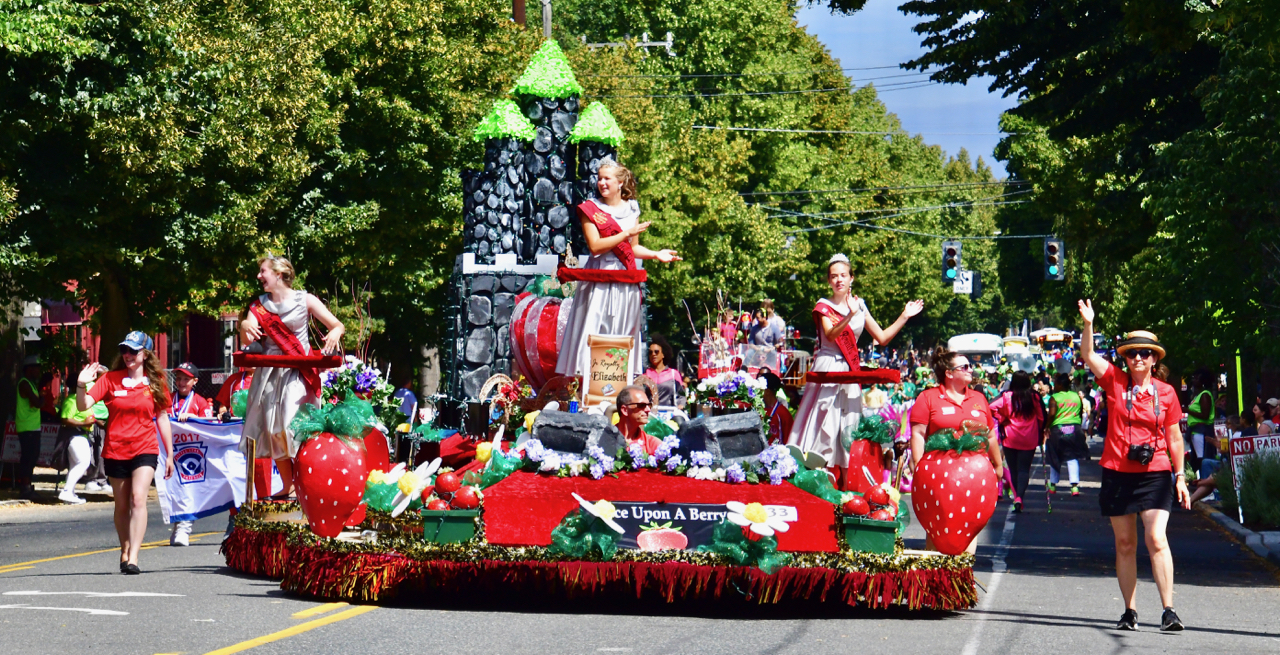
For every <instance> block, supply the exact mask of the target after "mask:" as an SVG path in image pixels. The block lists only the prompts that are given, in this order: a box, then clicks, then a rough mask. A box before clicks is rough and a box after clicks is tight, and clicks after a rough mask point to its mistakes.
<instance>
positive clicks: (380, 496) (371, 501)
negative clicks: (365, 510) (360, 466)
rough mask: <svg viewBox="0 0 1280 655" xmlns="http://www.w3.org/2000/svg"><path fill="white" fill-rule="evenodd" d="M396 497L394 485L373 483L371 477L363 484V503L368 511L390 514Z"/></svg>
mask: <svg viewBox="0 0 1280 655" xmlns="http://www.w3.org/2000/svg"><path fill="white" fill-rule="evenodd" d="M395 497H396V485H394V484H391V483H386V482H375V481H374V479H373V478H372V477H370V478H369V480H368V481H367V482H365V483H364V502H365V505H368V507H369V509H372V510H377V511H379V512H390V511H391V510H392V509H394V505H392V501H394V500H395Z"/></svg>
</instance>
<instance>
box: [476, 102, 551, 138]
mask: <svg viewBox="0 0 1280 655" xmlns="http://www.w3.org/2000/svg"><path fill="white" fill-rule="evenodd" d="M534 136H536V131H535V130H534V128H533V123H530V122H529V119H527V118H525V117H524V114H522V113H521V112H520V106H519V105H517V104H516V103H515V102H513V101H511V100H499V101H498V102H496V103H494V105H493V109H490V110H489V114H488V115H487V116H485V117H484V119H483V120H481V121H480V124H479V125H476V129H475V132H473V133H472V138H473V139H475V140H476V141H484V140H485V139H505V138H507V137H514V138H517V139H520V140H522V141H532V140H533V137H534Z"/></svg>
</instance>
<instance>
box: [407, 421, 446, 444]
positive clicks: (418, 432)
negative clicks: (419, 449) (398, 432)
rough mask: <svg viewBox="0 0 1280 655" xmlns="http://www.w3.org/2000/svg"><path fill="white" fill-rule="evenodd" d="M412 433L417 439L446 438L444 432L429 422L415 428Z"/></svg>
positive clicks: (438, 439) (432, 439)
mask: <svg viewBox="0 0 1280 655" xmlns="http://www.w3.org/2000/svg"><path fill="white" fill-rule="evenodd" d="M412 434H413V435H414V439H415V440H416V441H440V440H442V439H444V434H443V433H441V432H440V430H437V429H435V428H434V427H432V426H431V424H429V423H423V424H422V425H419V426H418V427H416V428H414V429H413V432H412Z"/></svg>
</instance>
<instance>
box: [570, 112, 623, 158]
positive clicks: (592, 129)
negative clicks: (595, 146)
mask: <svg viewBox="0 0 1280 655" xmlns="http://www.w3.org/2000/svg"><path fill="white" fill-rule="evenodd" d="M625 138H626V136H625V135H623V134H622V130H620V129H618V121H615V120H613V114H611V113H609V108H608V107H606V106H604V103H603V102H593V103H591V104H590V105H589V106H588V107H587V108H586V110H584V111H583V112H582V115H581V116H579V117H578V124H577V125H575V126H574V128H573V132H571V133H570V134H569V143H578V142H580V141H599V142H600V143H607V144H609V145H611V146H614V147H617V145H618V144H619V143H622V140H623V139H625Z"/></svg>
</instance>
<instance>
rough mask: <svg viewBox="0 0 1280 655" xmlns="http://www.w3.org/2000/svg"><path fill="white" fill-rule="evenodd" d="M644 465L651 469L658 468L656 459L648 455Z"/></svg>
mask: <svg viewBox="0 0 1280 655" xmlns="http://www.w3.org/2000/svg"><path fill="white" fill-rule="evenodd" d="M644 465H645V466H647V467H649V468H651V469H656V468H658V458H657V457H654V456H653V455H650V456H649V459H647V460H645V463H644Z"/></svg>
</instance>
